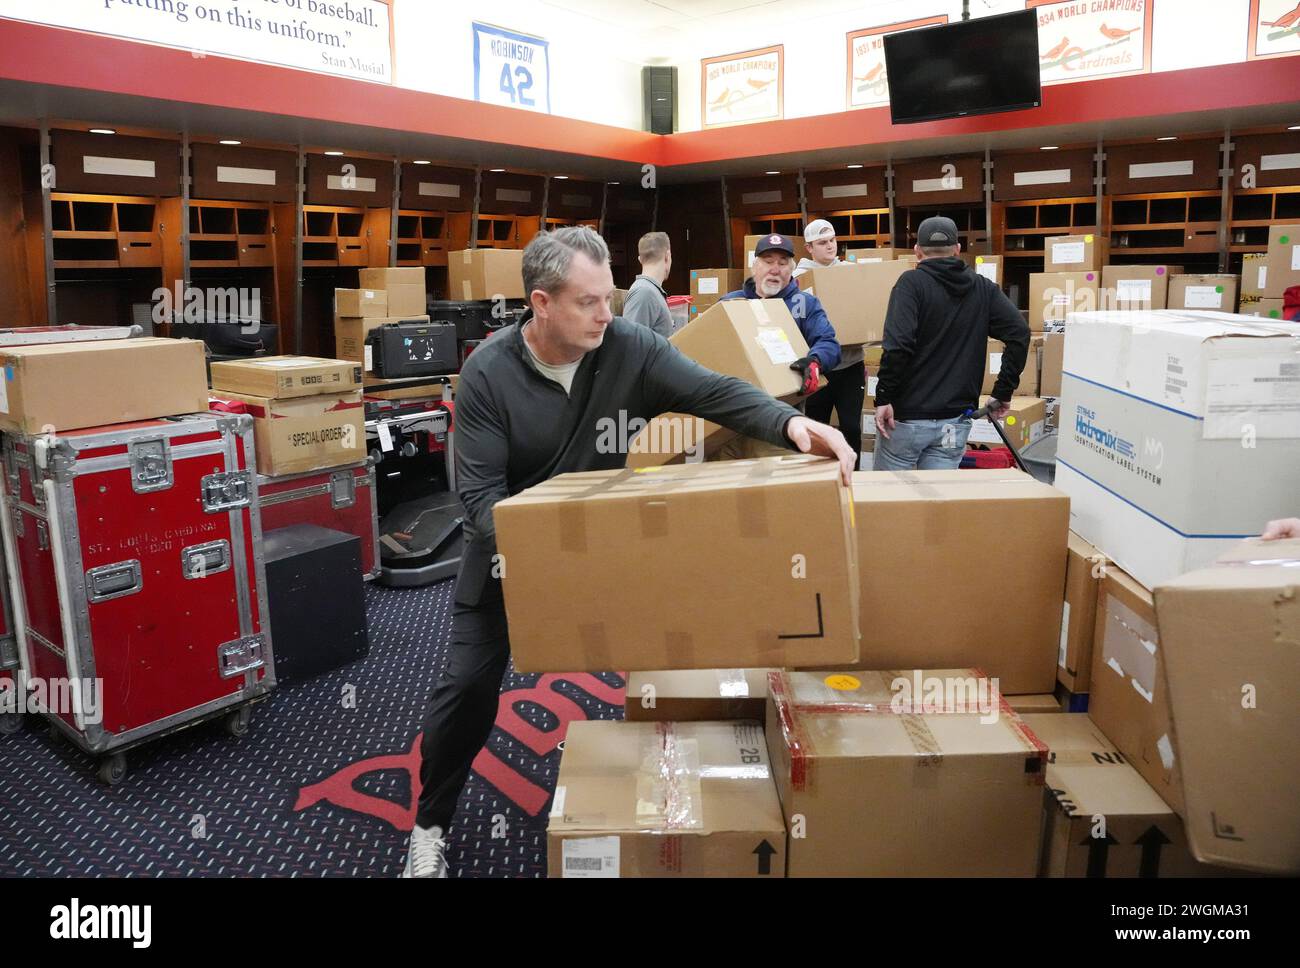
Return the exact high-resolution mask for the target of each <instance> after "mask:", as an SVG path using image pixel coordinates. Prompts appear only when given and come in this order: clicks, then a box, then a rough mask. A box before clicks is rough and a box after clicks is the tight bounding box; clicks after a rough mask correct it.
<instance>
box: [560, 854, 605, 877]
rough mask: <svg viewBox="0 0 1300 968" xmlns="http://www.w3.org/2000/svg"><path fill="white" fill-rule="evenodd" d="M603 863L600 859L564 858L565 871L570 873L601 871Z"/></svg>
mask: <svg viewBox="0 0 1300 968" xmlns="http://www.w3.org/2000/svg"><path fill="white" fill-rule="evenodd" d="M601 864H602V861H601V859H600V858H599V857H566V858H564V870H565V872H566V873H567V872H569V871H599V870H600V868H601Z"/></svg>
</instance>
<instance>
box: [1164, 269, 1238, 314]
mask: <svg viewBox="0 0 1300 968" xmlns="http://www.w3.org/2000/svg"><path fill="white" fill-rule="evenodd" d="M1238 281H1239V280H1238V279H1237V277H1236V276H1232V275H1224V274H1210V275H1199V276H1174V277H1173V278H1172V279H1171V280H1169V308H1170V309H1210V310H1214V311H1216V312H1224V313H1232V312H1236V311H1237V284H1238Z"/></svg>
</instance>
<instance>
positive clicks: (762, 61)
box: [700, 45, 785, 128]
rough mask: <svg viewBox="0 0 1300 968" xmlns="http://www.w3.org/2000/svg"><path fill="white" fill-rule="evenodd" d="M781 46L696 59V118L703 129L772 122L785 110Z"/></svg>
mask: <svg viewBox="0 0 1300 968" xmlns="http://www.w3.org/2000/svg"><path fill="white" fill-rule="evenodd" d="M783 55H784V48H783V47H781V46H780V45H778V46H776V47H765V48H763V49H762V50H750V51H746V52H744V53H743V54H728V55H726V56H725V57H710V58H707V59H706V60H703V61H701V62H700V69H701V72H702V77H701V79H700V92H701V99H702V104H701V105H700V120H701V122H702V123H703V126H704V127H706V128H718V127H723V126H725V125H728V124H745V123H747V122H750V121H774V120H777V119H779V118H780V117H782V114H783V112H784V109H785V100H784V91H783V83H784V74H783V73H782V67H783Z"/></svg>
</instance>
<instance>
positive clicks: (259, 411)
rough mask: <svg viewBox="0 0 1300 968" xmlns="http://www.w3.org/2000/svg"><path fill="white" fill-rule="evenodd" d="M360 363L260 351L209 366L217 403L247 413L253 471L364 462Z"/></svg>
mask: <svg viewBox="0 0 1300 968" xmlns="http://www.w3.org/2000/svg"><path fill="white" fill-rule="evenodd" d="M363 379H364V377H363V375H362V371H361V366H360V364H357V363H350V362H343V361H340V360H325V359H317V358H315V357H310V356H267V357H261V358H257V359H251V360H233V361H228V362H218V363H213V364H212V392H213V397H214V402H215V403H216V404H217V406H218V407H221V408H225V409H233V408H232V407H230V406H229V405H231V404H237V405H238V409H239V410H240V411H242V412H244V413H248V414H251V415H252V417H253V440H254V444H255V447H256V450H257V471H258V473H259V474H265V475H267V476H268V477H276V476H282V475H287V474H301V473H304V472H306V471H313V470H319V469H321V468H328V467H338V466H340V465H343V464H352V463H355V462H357V461H360V460H365V459H366V433H365V414H364V405H363V404H362V401H361V387H362V383H363Z"/></svg>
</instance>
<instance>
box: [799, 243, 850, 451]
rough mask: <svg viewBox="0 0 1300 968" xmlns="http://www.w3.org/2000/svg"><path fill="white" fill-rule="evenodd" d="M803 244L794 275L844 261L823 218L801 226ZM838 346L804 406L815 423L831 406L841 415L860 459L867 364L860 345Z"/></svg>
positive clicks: (825, 417) (824, 417)
mask: <svg viewBox="0 0 1300 968" xmlns="http://www.w3.org/2000/svg"><path fill="white" fill-rule="evenodd" d="M803 245H804V248H805V249H807V250H808V256H809V258H806V259H800V260H799V267H798V268H797V269H795V272H794V274H795V275H796V276H797V275H799V274H800V273H803V272H807V271H808V270H809V269H821V268H828V267H830V266H842V265H845V264H846V263H845V262H844V261H843V260H841V259H840V257H839V243H838V242H837V241H836V238H835V226H834V225H831V223H830V222H828V221H826V219H824V218H818V219H813V220H812V221H811V222H809V223H808V226H807V228H805V229H804V230H803ZM831 325H832V326H834V325H835V320H833V319H832V320H831ZM841 350H842V353H841V356H840V362H839V363H838V364H837V365H836V367H835V369H833V370H831V371H829V372H828V373H826V374H825V376H826V386H824V387H822V388H821V389H820V390H818V391H817V392H816V393H814V394H813V395H812V396H811V397H809V398H808V400H807V402H806V404H805V408H804V410H805V412H806V413H807V414H808V416H809V417H811V418H812V419H813V420H816V421H817V422H818V423H830V420H831V411H832V410H834V411H835V413H836V414H837V415H838V416H839V419H840V431H841V432H842V433H843V434H844V439H845V440H847V441H848V442H849V446H850V447H852V448H853V453H854V455H855V457H854V459H855V460H859V459H860V458H861V456H862V405H863V404H864V403H865V402H866V399H867V366H866V363H865V362H864V358H863V350H862V347H861V346H842V347H841Z"/></svg>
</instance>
